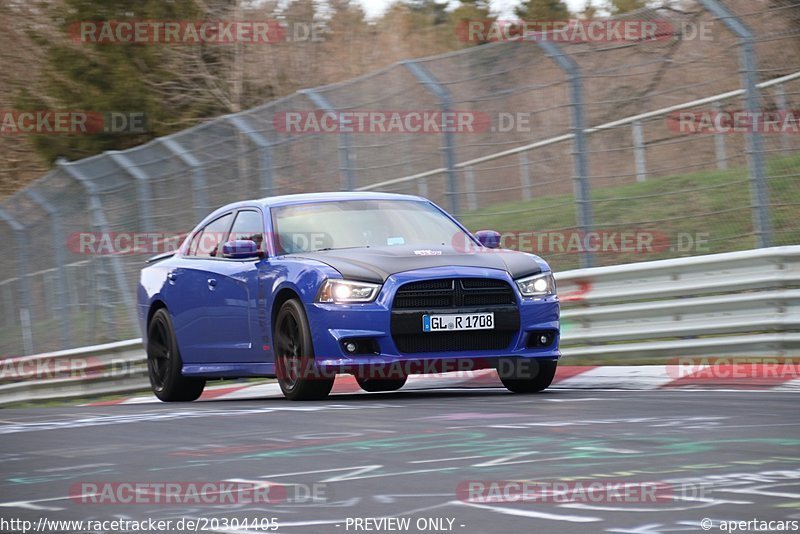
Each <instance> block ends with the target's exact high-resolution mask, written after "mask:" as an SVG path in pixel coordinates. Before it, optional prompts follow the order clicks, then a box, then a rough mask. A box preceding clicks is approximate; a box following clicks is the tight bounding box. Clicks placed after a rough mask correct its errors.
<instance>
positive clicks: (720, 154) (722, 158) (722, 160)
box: [712, 102, 728, 171]
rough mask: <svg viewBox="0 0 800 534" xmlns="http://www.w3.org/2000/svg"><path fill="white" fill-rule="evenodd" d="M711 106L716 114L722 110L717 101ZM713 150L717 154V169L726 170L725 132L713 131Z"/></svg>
mask: <svg viewBox="0 0 800 534" xmlns="http://www.w3.org/2000/svg"><path fill="white" fill-rule="evenodd" d="M712 108H713V109H714V114H715V115H717V116H719V114H720V113H721V112H722V106H720V104H719V102H714V104H713V106H712ZM714 150H715V152H716V155H717V169H719V170H721V171H724V170H727V168H728V151H727V149H726V147H725V134H723V133H722V132H720V131H716V132H714Z"/></svg>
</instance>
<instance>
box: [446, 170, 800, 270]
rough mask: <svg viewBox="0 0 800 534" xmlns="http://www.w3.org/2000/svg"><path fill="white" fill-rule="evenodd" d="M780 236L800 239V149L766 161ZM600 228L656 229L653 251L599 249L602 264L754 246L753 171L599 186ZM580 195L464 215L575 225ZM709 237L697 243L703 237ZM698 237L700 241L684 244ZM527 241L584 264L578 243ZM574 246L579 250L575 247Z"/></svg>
mask: <svg viewBox="0 0 800 534" xmlns="http://www.w3.org/2000/svg"><path fill="white" fill-rule="evenodd" d="M767 183H768V190H769V196H770V203H771V209H770V211H771V222H772V227H773V233H774V235H773V241H774V243H775V244H776V245H788V244H797V243H800V154H794V155H791V156H786V157H776V158H772V159H770V160H768V162H767ZM591 197H592V209H593V212H594V213H593V219H594V224H593V227H594V229H595V230H596V231H606V232H619V231H632V230H633V231H639V232H651V233H652V234H653V235H655V236H656V238H655V240H654V243H657V244H663V246H659V245H656V246H654V247H652V248H651V250H645V251H644V252H641V251H630V252H617V251H611V250H609V251H605V252H600V253H598V254H597V255H596V260H597V264H598V265H615V264H620V263H630V262H636V261H649V260H656V259H665V258H672V257H679V256H694V255H699V254H715V253H720V252H732V251H737V250H746V249H751V248H755V246H756V237H755V235H754V232H753V223H752V209H751V207H750V206H751V193H750V181H749V178H748V171H747V169H746V168H735V169H729V170H725V171H717V170H715V171H700V172H695V173H691V174H684V175H677V176H667V177H658V178H650V179H649V180H648V181H647V182H643V183H633V184H626V185H619V186H614V187H606V188H602V189H600V188H598V189H595V190H593V191H592V194H591ZM575 213H576V212H575V203H574V201H573V196H572V195H571V194H568V195H556V196H548V197H541V198H536V199H533V200H530V201H522V202H509V203H503V204H494V205H492V206H491V207H488V208H483V209H480V210H476V211H472V212H468V213H465V214H464V215H462V217H461V220H462V221H463V222H464V223H465V224H466V225H467V227H468V228H470V230H480V229H486V228H489V229H492V230H497V231H499V232H535V233H541V232H554V233H562V232H563V233H566V234H569V233H570V232H573V231H574V230H575V226H576V214H575ZM697 237H700V239H701V240H702V243H701V244H700V245H699V246H697V242H696V239H697ZM690 238H691V240H692V242H693V243H694V244H695V246H692V247H688V246H687V247H686V250H684V249H683V248H682V247H680V246H678V245H679V240H681V243H682V244H683V245H688V243H689V239H690ZM531 244H532V243H531V242H528V243H524V244H523V246H520V247H518V248H519V249H520V250H524V251H526V252H534V253H537V254H540V255H541V256H543V257H544V258H545V259H547V260H548V261H549V262H550V263H551V265H552V266H553V268H554V269H556V270H567V269H575V268H578V267H579V255H578V254H577V253H575V250H577V249H575V248H571V249H570V248H567V249H565V247H564V246H558V244H557V243H556V244H554V245H550V246H548V245H547V244H546V241H545V246H544V248H538V247H537V246H535V245H534V246H525V245H531ZM569 250H572V252H569Z"/></svg>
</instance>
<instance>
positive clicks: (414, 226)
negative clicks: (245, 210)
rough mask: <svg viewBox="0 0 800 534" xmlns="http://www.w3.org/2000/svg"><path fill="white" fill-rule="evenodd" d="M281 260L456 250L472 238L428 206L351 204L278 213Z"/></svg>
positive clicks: (324, 204)
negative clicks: (355, 252)
mask: <svg viewBox="0 0 800 534" xmlns="http://www.w3.org/2000/svg"><path fill="white" fill-rule="evenodd" d="M272 217H273V226H274V229H275V237H276V239H275V241H276V243H275V245H276V246H275V249H276V250H277V251H278V253H279V254H292V253H297V252H313V251H319V250H336V249H346V248H361V247H386V246H390V247H391V246H400V245H423V246H434V245H451V244H454V243H456V242H460V243H464V242H465V241H464V240H465V239H469V238H467V237H466V234H465V233H464V232H463V230H461V228H459V227H458V225H456V224H455V223H454V222H453V221H452V220H450V218H448V217H447V216H446V215H444V214H443V213H442V212H441V211H439V210H438V209H436V208H435V207H434V206H432V205H431V204H429V203H427V202H421V201H415V200H347V201H342V202H316V203H309V204H293V205H289V206H281V207H277V208H273V209H272Z"/></svg>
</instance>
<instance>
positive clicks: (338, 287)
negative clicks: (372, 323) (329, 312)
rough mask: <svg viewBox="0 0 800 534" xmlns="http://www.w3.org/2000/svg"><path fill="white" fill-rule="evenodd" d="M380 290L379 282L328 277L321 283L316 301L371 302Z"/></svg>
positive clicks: (340, 302) (337, 302)
mask: <svg viewBox="0 0 800 534" xmlns="http://www.w3.org/2000/svg"><path fill="white" fill-rule="evenodd" d="M380 290H381V286H380V284H370V283H369V282H355V281H352V280H340V279H338V278H329V279H328V280H325V282H324V283H323V284H322V288H320V290H319V295H318V296H317V302H325V303H334V304H349V303H364V302H372V301H373V300H375V297H377V296H378V292H380Z"/></svg>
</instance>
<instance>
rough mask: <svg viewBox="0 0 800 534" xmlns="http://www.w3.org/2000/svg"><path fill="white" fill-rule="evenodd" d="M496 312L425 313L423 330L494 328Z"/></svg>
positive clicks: (443, 330)
mask: <svg viewBox="0 0 800 534" xmlns="http://www.w3.org/2000/svg"><path fill="white" fill-rule="evenodd" d="M493 328H494V313H459V314H454V315H423V316H422V331H423V332H447V331H450V332H454V331H457V330H492V329H493Z"/></svg>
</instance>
